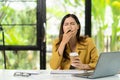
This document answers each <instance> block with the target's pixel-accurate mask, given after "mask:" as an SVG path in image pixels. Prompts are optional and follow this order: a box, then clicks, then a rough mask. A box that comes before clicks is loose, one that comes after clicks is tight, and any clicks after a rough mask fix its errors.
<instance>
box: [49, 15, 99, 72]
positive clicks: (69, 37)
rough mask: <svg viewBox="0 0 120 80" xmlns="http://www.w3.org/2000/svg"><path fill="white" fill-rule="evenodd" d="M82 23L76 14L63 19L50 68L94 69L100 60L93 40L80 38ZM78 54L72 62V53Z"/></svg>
mask: <svg viewBox="0 0 120 80" xmlns="http://www.w3.org/2000/svg"><path fill="white" fill-rule="evenodd" d="M80 29H81V26H80V22H79V20H78V18H77V16H75V15H74V14H67V15H65V16H64V17H63V19H62V22H61V26H60V33H59V38H58V39H55V41H53V48H52V57H51V60H50V66H51V68H52V69H61V70H66V69H70V68H71V66H72V67H74V68H75V69H80V70H90V69H94V68H95V66H96V63H97V60H98V53H97V49H96V46H95V44H94V42H93V40H92V39H91V38H89V37H87V36H80ZM71 52H77V53H78V56H76V57H74V59H72V60H71V58H70V53H71Z"/></svg>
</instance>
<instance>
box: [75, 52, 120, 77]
mask: <svg viewBox="0 0 120 80" xmlns="http://www.w3.org/2000/svg"><path fill="white" fill-rule="evenodd" d="M119 71H120V52H104V53H101V54H100V56H99V59H98V62H97V65H96V68H95V70H94V71H93V72H90V73H89V72H85V73H80V74H73V76H77V77H84V78H91V79H94V78H101V77H107V76H113V75H115V74H118V72H119Z"/></svg>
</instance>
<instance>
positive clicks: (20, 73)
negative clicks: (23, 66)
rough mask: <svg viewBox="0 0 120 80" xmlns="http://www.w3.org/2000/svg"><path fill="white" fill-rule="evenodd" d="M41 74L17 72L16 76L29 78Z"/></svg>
mask: <svg viewBox="0 0 120 80" xmlns="http://www.w3.org/2000/svg"><path fill="white" fill-rule="evenodd" d="M38 74H39V73H27V72H15V73H14V76H23V77H29V76H31V75H38Z"/></svg>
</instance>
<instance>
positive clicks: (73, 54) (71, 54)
mask: <svg viewBox="0 0 120 80" xmlns="http://www.w3.org/2000/svg"><path fill="white" fill-rule="evenodd" d="M74 56H78V53H77V52H71V53H70V57H74Z"/></svg>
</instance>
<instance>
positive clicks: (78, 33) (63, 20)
mask: <svg viewBox="0 0 120 80" xmlns="http://www.w3.org/2000/svg"><path fill="white" fill-rule="evenodd" d="M68 17H72V18H73V19H75V21H76V23H77V24H78V25H79V29H78V30H77V34H76V39H77V42H80V40H81V39H80V30H81V25H80V22H79V19H78V18H77V16H76V15H74V14H67V15H65V16H64V17H63V19H62V21H61V24H60V31H59V41H58V43H57V44H56V45H57V46H59V44H60V43H61V41H62V37H63V34H64V31H63V24H64V22H65V20H66V18H68ZM65 49H66V46H65ZM65 49H64V52H63V57H64V58H65V59H69V58H68V54H66V52H65Z"/></svg>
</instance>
